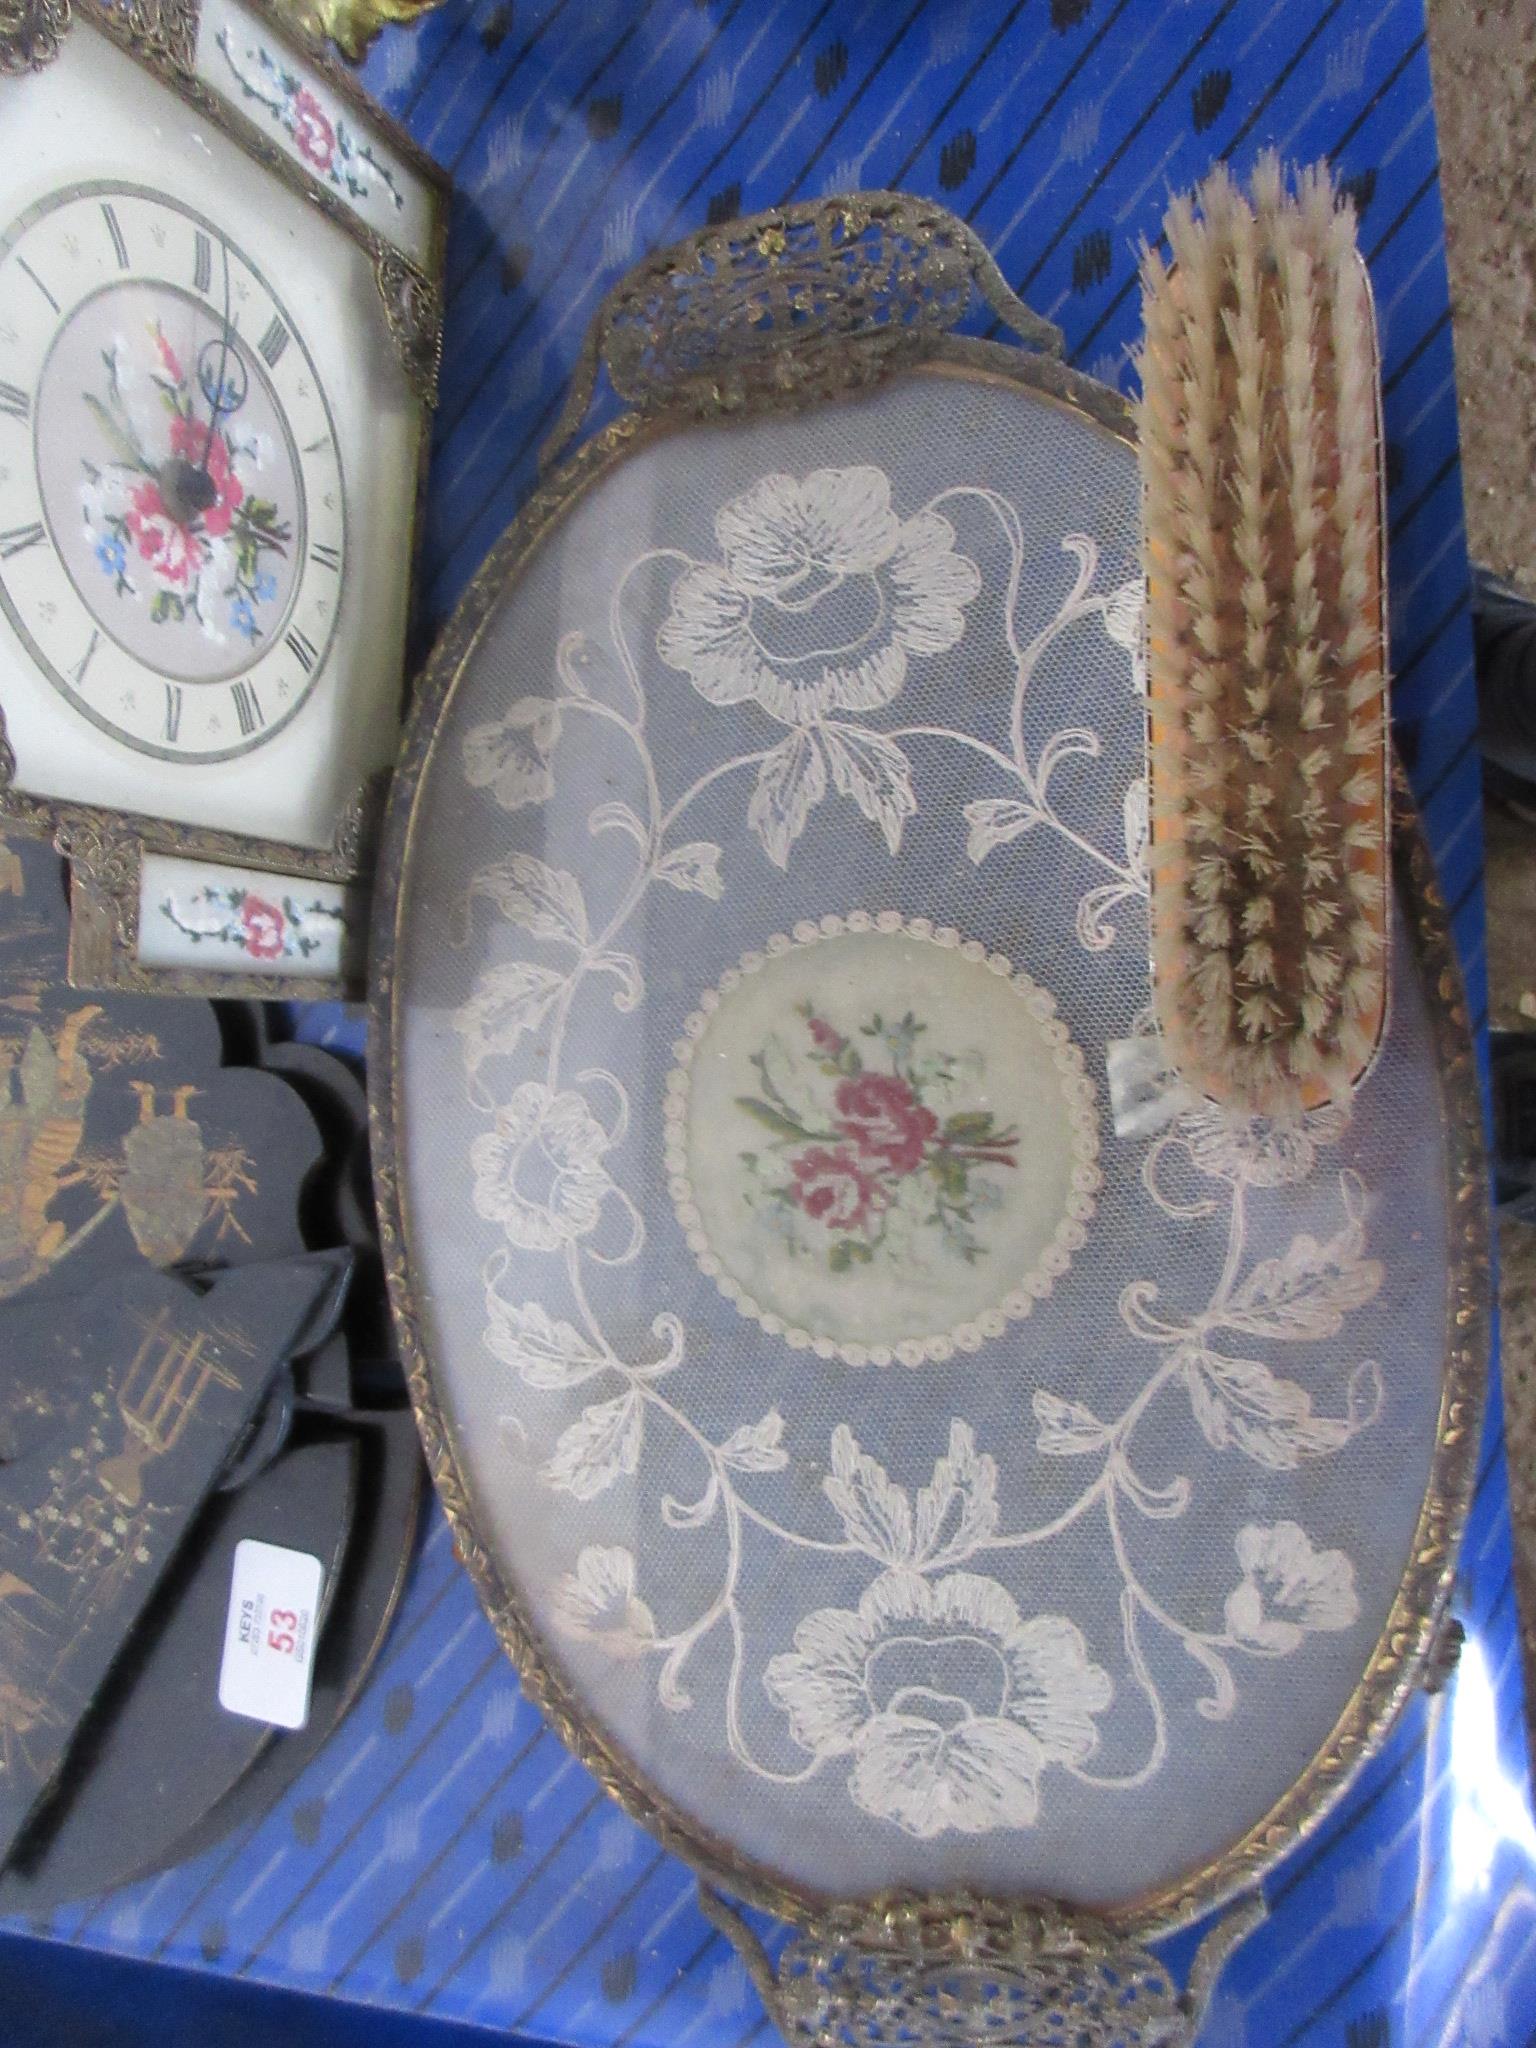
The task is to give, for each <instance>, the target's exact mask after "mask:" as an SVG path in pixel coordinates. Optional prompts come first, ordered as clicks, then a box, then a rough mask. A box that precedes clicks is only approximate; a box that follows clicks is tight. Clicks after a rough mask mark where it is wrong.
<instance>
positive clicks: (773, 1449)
mask: <svg viewBox="0 0 1536 2048" xmlns="http://www.w3.org/2000/svg"><path fill="white" fill-rule="evenodd" d="M783 1434H784V1418H783V1416H782V1415H781V1414H780V1413H779V1411H778V1409H777V1408H770V1409H769V1410H768V1413H767V1414H766V1415H765V1416H764V1417H763V1419H762V1421H761V1422H747V1423H743V1424H742V1426H741V1428H740V1429H738V1430H733V1431H732V1433H731V1435H730V1436H728V1437H727V1438H726V1440H725V1442H724V1443H723V1444H722V1445H721V1446H720V1457H721V1460H722V1462H723V1463H724V1464H727V1465H730V1466H733V1467H734V1468H735V1470H736V1471H738V1472H777V1471H779V1470H781V1469H782V1467H783V1466H785V1465H787V1464H788V1463H789V1453H788V1451H786V1450H785V1449H784V1448H783V1446H782V1445H781V1443H780V1441H779V1439H780V1438H781V1437H782V1436H783Z"/></svg>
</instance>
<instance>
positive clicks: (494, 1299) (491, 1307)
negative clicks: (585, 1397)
mask: <svg viewBox="0 0 1536 2048" xmlns="http://www.w3.org/2000/svg"><path fill="white" fill-rule="evenodd" d="M485 1305H486V1309H487V1311H488V1312H489V1315H490V1318H491V1320H490V1322H489V1324H488V1325H487V1327H486V1332H485V1348H486V1350H487V1351H489V1352H491V1353H492V1355H493V1356H494V1357H496V1358H499V1359H501V1360H502V1361H503V1362H504V1363H505V1364H507V1365H510V1366H511V1367H513V1369H514V1370H515V1371H516V1372H517V1373H518V1374H519V1376H520V1377H521V1378H522V1380H523V1381H524V1382H525V1383H526V1384H527V1385H528V1386H530V1387H538V1388H541V1389H543V1390H545V1391H553V1390H555V1389H557V1388H560V1387H574V1386H578V1385H579V1384H580V1383H581V1381H583V1380H587V1379H591V1378H592V1376H593V1374H594V1373H599V1372H602V1371H604V1370H605V1368H606V1367H607V1365H608V1360H607V1359H606V1358H605V1357H604V1356H603V1354H602V1353H601V1352H600V1351H596V1350H594V1349H593V1348H592V1346H591V1345H590V1344H589V1343H588V1342H587V1341H586V1339H585V1338H584V1337H582V1336H580V1335H579V1334H578V1332H577V1331H576V1330H575V1329H573V1328H572V1326H571V1325H570V1324H569V1323H567V1322H560V1321H557V1320H556V1319H555V1318H554V1317H552V1316H551V1315H550V1314H549V1312H548V1310H546V1309H544V1308H542V1307H541V1306H540V1305H539V1303H538V1302H536V1301H525V1302H523V1303H522V1305H521V1306H520V1307H516V1306H514V1305H513V1304H512V1303H511V1302H509V1301H503V1300H502V1298H501V1296H500V1295H499V1294H498V1293H497V1292H496V1290H495V1288H494V1287H487V1288H486V1290H485Z"/></svg>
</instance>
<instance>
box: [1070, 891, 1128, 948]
mask: <svg viewBox="0 0 1536 2048" xmlns="http://www.w3.org/2000/svg"><path fill="white" fill-rule="evenodd" d="M1140 893H1141V892H1140V890H1138V889H1135V888H1133V887H1132V886H1131V884H1130V883H1129V882H1104V883H1102V884H1101V885H1100V886H1099V887H1098V888H1097V889H1090V890H1089V891H1088V893H1087V895H1086V896H1084V897H1083V899H1082V901H1081V902H1080V903H1079V904H1078V906H1077V936H1078V939H1079V941H1080V943H1081V944H1082V945H1083V946H1084V947H1085V948H1086V949H1087V951H1088V952H1090V953H1103V952H1107V951H1108V949H1109V948H1110V947H1111V946H1112V945H1113V944H1114V943H1115V938H1116V936H1117V935H1116V932H1115V928H1114V926H1113V925H1112V924H1110V923H1109V922H1108V918H1109V913H1110V912H1111V911H1112V910H1118V909H1119V907H1120V905H1121V904H1122V903H1129V902H1131V901H1133V900H1134V899H1135V898H1136V897H1137V896H1139V895H1140Z"/></svg>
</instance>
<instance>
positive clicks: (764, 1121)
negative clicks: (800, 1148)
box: [736, 1095, 815, 1139]
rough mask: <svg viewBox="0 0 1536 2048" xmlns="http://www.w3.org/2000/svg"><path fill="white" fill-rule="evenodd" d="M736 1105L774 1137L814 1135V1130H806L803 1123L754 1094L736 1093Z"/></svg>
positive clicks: (807, 1136) (802, 1137)
mask: <svg viewBox="0 0 1536 2048" xmlns="http://www.w3.org/2000/svg"><path fill="white" fill-rule="evenodd" d="M736 1107H737V1108H738V1109H744V1110H745V1111H746V1113H747V1115H748V1116H750V1117H752V1118H753V1119H754V1120H755V1121H756V1122H758V1123H760V1124H761V1125H762V1126H763V1127H764V1129H765V1130H770V1131H772V1132H773V1134H774V1136H775V1137H776V1138H798V1139H809V1138H811V1137H813V1136H814V1135H815V1134H814V1132H811V1131H808V1130H806V1128H805V1126H804V1125H803V1124H797V1123H796V1122H795V1120H794V1118H793V1117H792V1116H786V1115H785V1114H784V1112H783V1111H782V1110H779V1109H775V1108H774V1106H773V1104H772V1103H771V1102H764V1101H762V1100H761V1099H760V1098H759V1097H758V1096H756V1095H738V1096H737V1098H736Z"/></svg>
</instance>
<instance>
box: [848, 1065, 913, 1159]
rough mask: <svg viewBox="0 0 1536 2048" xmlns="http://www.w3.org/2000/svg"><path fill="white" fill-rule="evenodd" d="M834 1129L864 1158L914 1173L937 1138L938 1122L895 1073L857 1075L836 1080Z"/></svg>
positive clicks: (910, 1088)
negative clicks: (849, 1141)
mask: <svg viewBox="0 0 1536 2048" xmlns="http://www.w3.org/2000/svg"><path fill="white" fill-rule="evenodd" d="M834 1100H835V1102H836V1105H837V1127H838V1129H839V1130H840V1131H841V1132H842V1134H843V1136H844V1137H845V1138H851V1139H852V1140H853V1142H854V1144H855V1145H856V1146H857V1147H858V1149H859V1151H860V1153H861V1154H862V1155H863V1157H864V1158H865V1159H866V1160H872V1161H875V1162H876V1163H878V1164H880V1165H884V1166H888V1167H889V1168H890V1170H891V1171H892V1172H893V1173H915V1172H916V1171H917V1169H918V1167H919V1166H921V1165H922V1163H923V1154H924V1153H925V1152H926V1151H927V1149H928V1147H929V1145H930V1144H931V1143H932V1142H933V1140H934V1139H935V1138H936V1137H937V1136H938V1132H939V1120H938V1118H937V1117H936V1116H935V1115H934V1113H933V1111H932V1110H931V1109H924V1107H923V1105H922V1104H921V1103H920V1102H919V1101H918V1099H917V1097H916V1096H915V1095H914V1094H913V1092H912V1087H911V1084H910V1083H909V1082H907V1081H903V1080H902V1079H901V1077H900V1076H899V1075H897V1074H858V1075H855V1076H853V1077H852V1078H850V1079H849V1080H846V1081H840V1082H839V1083H838V1088H837V1094H836V1096H835V1098H834Z"/></svg>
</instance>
